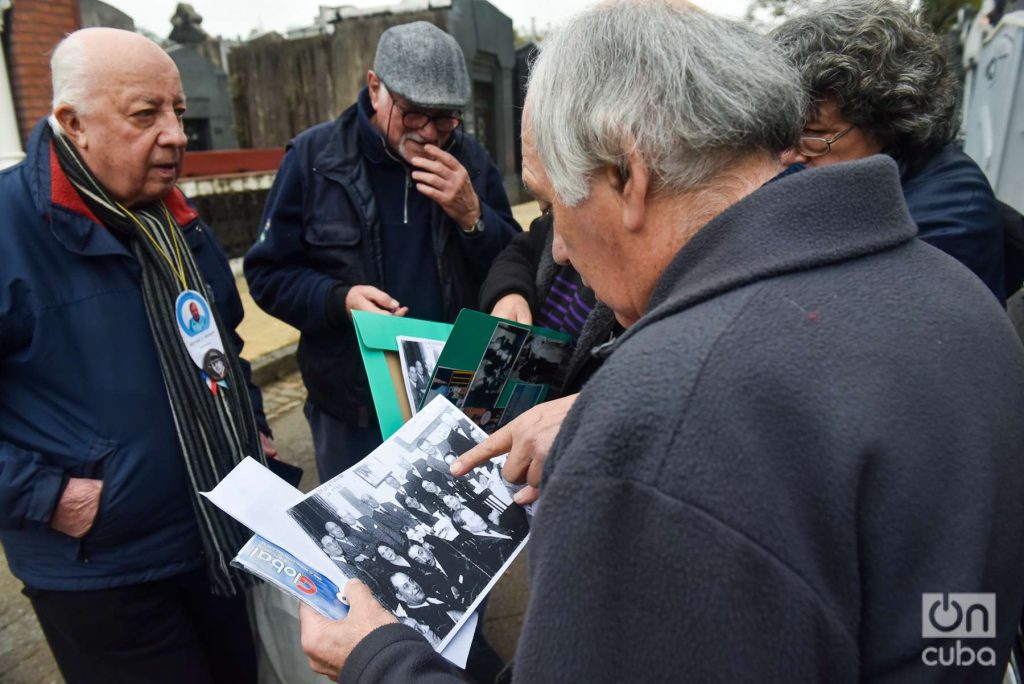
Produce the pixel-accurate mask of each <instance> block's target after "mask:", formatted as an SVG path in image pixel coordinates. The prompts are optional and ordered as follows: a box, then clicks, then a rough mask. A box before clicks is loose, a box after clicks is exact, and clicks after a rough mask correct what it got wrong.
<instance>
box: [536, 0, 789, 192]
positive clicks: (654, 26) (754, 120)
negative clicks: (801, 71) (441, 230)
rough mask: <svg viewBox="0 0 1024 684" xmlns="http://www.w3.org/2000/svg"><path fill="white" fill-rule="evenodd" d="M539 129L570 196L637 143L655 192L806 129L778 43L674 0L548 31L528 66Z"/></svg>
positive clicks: (621, 5) (586, 188) (681, 188)
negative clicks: (547, 36)
mask: <svg viewBox="0 0 1024 684" xmlns="http://www.w3.org/2000/svg"><path fill="white" fill-rule="evenodd" d="M528 101H529V103H530V105H529V106H530V116H529V118H528V120H527V126H528V127H529V132H530V133H532V134H533V137H534V142H535V144H536V147H537V151H538V153H539V154H540V157H541V160H542V163H543V165H544V170H545V171H546V172H547V174H548V177H549V178H550V179H551V183H552V186H553V188H554V191H555V194H556V195H557V196H558V198H559V199H560V201H561V202H563V203H564V204H566V205H568V206H574V205H576V204H578V203H579V202H581V201H582V200H584V199H586V197H587V196H588V195H589V194H590V177H591V175H592V174H593V172H594V171H595V170H597V169H599V168H602V167H604V166H608V165H613V166H617V167H619V168H620V169H625V164H626V160H627V159H628V157H629V155H630V154H631V153H632V152H634V151H636V152H637V153H638V154H639V155H640V157H641V158H642V159H643V161H644V163H645V164H646V165H647V166H648V168H649V169H650V170H651V173H652V177H653V179H654V184H655V185H654V188H655V190H668V191H671V192H685V191H688V190H693V189H696V188H699V187H701V186H704V185H706V184H707V183H708V182H709V181H711V180H712V179H714V178H715V177H717V176H718V175H719V174H721V173H723V172H724V171H726V170H727V169H728V168H729V167H730V166H731V165H733V164H735V163H736V162H738V161H740V160H742V159H747V158H749V157H750V156H751V155H753V154H756V153H758V152H762V153H765V155H766V156H767V155H775V154H777V153H779V152H781V151H782V150H784V149H785V148H787V147H790V146H791V145H792V144H793V143H794V142H795V141H796V139H797V137H798V136H799V134H800V129H801V122H802V120H803V115H804V110H805V109H806V101H805V98H804V96H803V94H802V92H801V89H800V84H799V75H798V74H797V72H796V71H795V70H794V69H793V67H792V66H790V65H789V64H787V62H786V60H785V59H784V58H783V57H782V56H781V55H780V54H779V53H778V52H777V49H776V48H775V47H774V46H773V45H772V43H771V41H769V40H768V39H766V38H764V37H762V36H760V35H758V34H756V33H755V32H754V31H752V30H750V29H748V28H746V27H744V26H741V25H740V24H737V23H735V22H732V21H729V20H727V19H722V18H719V17H715V16H712V15H709V14H707V13H705V12H703V11H700V10H698V9H696V8H694V7H692V6H688V5H687V4H685V3H679V2H671V1H670V0H660V1H659V0H629V1H626V2H617V3H609V4H605V5H600V6H598V7H596V8H593V9H591V10H588V11H586V12H584V13H583V14H580V15H577V16H576V17H574V18H573V19H571V20H570V21H569V22H568V23H567V24H566V25H565V26H564V27H563V28H562V29H561V30H559V31H557V32H556V33H554V34H553V35H551V36H550V37H549V38H547V39H546V40H545V41H544V43H543V45H542V46H541V52H540V56H539V57H538V59H537V61H536V63H535V64H534V67H533V71H532V73H531V75H530V84H529V94H528Z"/></svg>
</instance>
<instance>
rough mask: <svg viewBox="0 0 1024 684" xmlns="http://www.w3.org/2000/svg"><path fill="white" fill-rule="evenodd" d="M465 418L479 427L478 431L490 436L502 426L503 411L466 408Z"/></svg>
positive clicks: (498, 409)
mask: <svg viewBox="0 0 1024 684" xmlns="http://www.w3.org/2000/svg"><path fill="white" fill-rule="evenodd" d="M465 413H466V416H467V417H468V418H469V419H470V420H472V421H473V422H474V423H476V424H477V425H478V426H480V429H481V430H483V431H484V432H486V433H487V434H491V433H492V432H494V431H495V430H497V429H498V428H499V427H501V425H502V421H501V418H502V416H503V415H504V414H505V409H500V408H467V409H466V410H465Z"/></svg>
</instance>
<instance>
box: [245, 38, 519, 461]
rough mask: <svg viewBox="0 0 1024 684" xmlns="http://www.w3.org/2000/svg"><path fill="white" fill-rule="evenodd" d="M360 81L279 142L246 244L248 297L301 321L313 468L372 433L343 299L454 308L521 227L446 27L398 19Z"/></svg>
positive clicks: (395, 308) (345, 457)
mask: <svg viewBox="0 0 1024 684" xmlns="http://www.w3.org/2000/svg"><path fill="white" fill-rule="evenodd" d="M366 81H367V85H366V87H365V88H363V90H362V91H361V92H360V93H359V97H358V100H357V102H356V103H355V104H354V105H352V106H351V107H349V108H348V109H346V110H345V111H344V112H343V113H342V114H341V116H340V117H338V119H337V120H336V121H332V122H327V123H323V124H320V125H318V126H314V127H313V128H310V129H309V130H307V131H304V132H303V133H300V134H299V135H298V136H296V137H295V139H294V140H292V141H291V142H290V143H289V144H288V151H287V153H286V154H285V158H284V160H283V161H282V162H281V167H280V169H279V170H278V173H277V177H276V179H275V181H274V186H273V188H272V189H271V191H270V195H269V197H268V198H267V205H266V208H265V209H264V214H263V226H262V232H261V234H260V238H259V241H258V242H257V243H256V244H255V245H254V246H253V247H252V249H251V250H250V251H249V253H248V255H247V256H246V258H245V275H246V278H247V279H248V281H249V289H250V291H251V293H252V296H253V299H254V300H255V301H256V303H257V304H259V305H260V307H262V308H263V309H265V310H266V311H267V312H268V313H270V314H271V315H273V316H275V317H277V318H280V319H282V320H284V321H285V322H287V323H289V324H291V325H293V326H294V327H296V328H298V329H299V330H300V331H301V338H300V340H299V350H298V361H299V368H300V370H301V371H302V379H303V382H305V384H306V388H307V389H308V391H309V400H308V402H307V403H306V417H307V419H308V420H309V424H310V428H311V430H312V432H313V446H314V450H315V452H316V461H317V470H318V472H319V475H320V479H321V481H326V480H328V479H330V478H331V477H334V476H335V475H337V474H338V473H340V472H341V471H343V470H345V469H346V468H348V467H350V466H352V465H354V464H355V463H356V462H357V461H359V460H360V459H361V458H363V457H364V456H366V455H367V454H368V453H370V452H371V451H373V449H374V448H376V447H377V446H378V445H380V443H381V432H380V427H379V426H378V424H377V417H376V412H375V410H374V408H373V402H372V401H371V398H370V390H369V385H368V382H367V378H366V371H365V370H364V369H363V362H362V358H361V356H360V354H359V347H358V344H357V342H356V335H355V329H354V328H353V325H352V311H371V312H374V313H378V314H387V315H397V316H405V315H409V316H411V317H413V318H420V319H426V320H432V321H448V322H453V321H454V320H455V317H456V316H457V315H458V313H459V311H460V309H462V308H463V307H475V306H476V301H477V298H478V291H479V288H480V283H481V282H483V279H484V278H485V277H486V275H487V271H488V269H489V268H490V265H491V261H492V260H493V259H494V257H495V256H496V255H497V254H498V253H499V252H500V251H501V250H502V249H503V248H504V246H505V245H506V244H507V243H508V242H509V240H511V239H512V235H514V234H515V233H517V232H519V226H518V225H517V224H516V222H515V220H514V219H513V218H512V210H511V208H510V207H509V202H508V197H507V196H506V194H505V190H504V187H503V186H502V181H501V175H500V174H499V172H498V169H497V168H496V167H495V166H494V163H493V162H492V161H491V159H490V157H489V156H488V154H487V152H486V150H484V148H483V147H482V146H481V145H480V144H479V143H478V142H477V141H476V140H474V139H473V138H472V137H471V136H469V135H467V134H466V133H465V132H464V131H463V129H462V125H461V122H462V110H463V109H464V108H466V107H467V106H468V105H469V98H470V83H469V75H468V72H467V70H466V61H465V58H464V57H463V54H462V49H461V48H460V47H459V45H458V43H456V42H455V39H454V38H452V37H451V36H450V35H448V34H447V33H445V32H444V31H442V30H441V29H439V28H437V27H436V26H434V25H433V24H429V23H427V22H422V21H419V22H413V23H410V24H401V25H398V26H393V27H391V28H389V29H388V30H387V31H385V32H384V33H383V34H382V35H381V37H380V41H379V43H378V45H377V53H376V57H375V59H374V63H373V68H372V69H370V70H369V71H368V72H367V74H366Z"/></svg>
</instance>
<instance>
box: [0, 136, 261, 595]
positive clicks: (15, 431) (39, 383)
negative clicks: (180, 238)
mask: <svg viewBox="0 0 1024 684" xmlns="http://www.w3.org/2000/svg"><path fill="white" fill-rule="evenodd" d="M49 140H50V133H49V130H48V129H46V123H45V121H44V122H41V123H40V125H38V126H36V129H35V131H34V132H33V134H32V138H31V140H30V141H29V145H28V155H27V157H26V159H25V161H24V162H22V163H21V164H19V165H18V166H15V167H13V168H11V169H8V170H6V171H4V172H3V173H0V206H2V207H3V216H2V218H0V255H3V256H2V257H0V540H2V541H3V545H4V550H5V551H6V553H7V561H8V563H9V564H10V567H11V571H12V572H13V573H14V574H15V575H16V576H17V577H18V578H20V579H21V580H22V581H23V582H25V583H26V584H28V585H30V586H33V587H36V588H41V589H58V590H85V589H102V588H108V587H114V586H121V585H127V584H133V583H137V582H145V581H150V580H155V579H160V578H163V577H169V576H172V575H175V574H178V573H182V572H185V571H188V570H191V569H194V568H198V567H200V566H201V565H202V558H201V553H202V550H201V549H202V547H201V543H200V538H199V530H198V528H197V526H196V520H195V515H194V513H193V511H192V503H191V501H190V495H189V489H188V488H189V486H190V485H189V483H188V479H187V475H186V473H185V465H184V461H183V458H182V455H181V452H180V449H179V447H178V438H177V435H176V433H175V428H174V421H173V418H172V416H171V408H170V404H169V403H168V401H167V392H166V390H165V389H164V381H163V378H162V376H161V372H160V363H159V361H158V359H157V353H156V348H155V346H154V344H153V337H152V333H151V332H150V327H149V322H148V318H147V316H146V308H145V305H144V303H143V300H142V290H141V288H140V278H141V271H140V269H139V265H138V262H136V260H135V258H134V257H133V256H132V255H131V254H130V253H129V251H128V250H127V249H126V248H125V247H124V246H123V245H122V244H121V243H120V242H119V241H118V240H117V239H115V238H114V236H113V235H112V234H111V233H110V232H109V231H107V230H106V229H105V228H104V227H102V226H101V225H99V224H98V223H97V222H96V221H95V220H93V219H92V218H90V216H91V214H90V212H89V210H88V209H87V208H86V207H85V205H84V204H83V203H82V201H81V199H80V198H79V197H78V194H77V193H76V192H75V190H74V189H73V188H72V187H71V185H70V184H69V183H68V181H67V179H66V178H65V177H64V174H63V172H61V171H60V167H59V165H58V164H57V162H56V160H55V158H54V157H53V156H52V152H51V150H50V144H49ZM51 174H52V181H51ZM166 201H167V204H168V207H169V208H170V209H171V211H172V213H173V214H174V215H175V218H176V219H177V220H178V221H179V223H180V224H181V225H182V227H183V228H182V230H183V233H184V235H185V239H186V242H187V243H188V246H189V248H190V249H191V251H192V254H193V255H194V257H195V260H196V263H197V264H198V266H199V270H200V271H201V272H202V273H203V275H204V276H205V277H206V278H207V282H208V284H209V287H210V288H211V289H212V292H213V295H214V301H215V303H216V306H217V308H218V309H219V310H220V313H221V316H222V318H223V320H224V323H225V325H226V326H227V328H228V329H229V330H232V331H233V330H234V328H235V326H237V325H238V323H239V322H240V321H241V319H242V306H241V301H240V300H239V297H238V292H237V290H236V289H235V283H234V278H233V277H232V275H231V269H230V268H229V266H228V263H227V259H226V258H225V257H224V253H223V252H222V251H221V249H220V247H219V246H218V245H217V241H216V239H215V238H214V235H213V233H212V231H210V229H209V228H207V227H206V226H205V225H203V223H202V222H201V221H200V220H199V218H198V216H197V214H196V213H195V211H194V209H193V208H192V207H191V206H190V205H189V204H188V203H187V201H186V200H185V198H184V196H183V195H182V194H181V193H180V192H178V191H175V192H174V193H173V194H172V195H171V196H169V197H168V198H167V200H166ZM232 340H233V342H234V344H235V347H236V349H241V339H240V338H238V336H237V335H235V334H234V333H233V332H232ZM243 367H244V368H245V371H246V374H248V365H247V364H245V363H244V362H243ZM250 387H251V386H250ZM251 395H252V399H253V405H254V408H255V409H256V411H257V422H258V423H259V424H261V429H263V430H265V429H266V421H265V420H264V419H263V417H262V402H261V401H260V395H259V390H257V389H255V388H254V387H251ZM68 477H88V478H99V479H102V480H103V491H102V493H101V497H100V506H99V513H98V515H97V519H96V521H95V524H94V526H93V528H92V529H91V530H90V531H89V532H88V533H87V534H86V536H85V537H84V538H83V539H81V540H78V539H73V538H71V537H69V536H66V535H64V534H61V533H60V532H56V531H54V530H53V529H51V528H50V527H49V524H50V517H51V514H52V512H53V509H54V507H55V506H56V504H57V500H58V497H59V494H60V492H61V489H62V485H63V482H64V481H65V479H66V478H68Z"/></svg>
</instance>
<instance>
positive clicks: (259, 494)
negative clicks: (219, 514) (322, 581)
mask: <svg viewBox="0 0 1024 684" xmlns="http://www.w3.org/2000/svg"><path fill="white" fill-rule="evenodd" d="M201 494H202V495H203V496H205V497H206V498H207V499H209V500H210V501H211V502H212V503H213V504H214V505H215V506H217V508H219V509H221V510H222V511H224V512H225V513H227V514H228V515H230V516H231V517H232V518H234V519H235V520H237V521H238V522H240V523H242V524H243V525H245V526H246V527H248V528H249V529H250V530H252V531H253V532H254V533H256V534H258V535H260V536H261V537H263V538H264V539H266V540H267V541H270V542H272V543H274V544H277V545H278V546H280V547H281V548H283V549H287V550H288V551H290V552H291V553H292V554H293V555H294V556H295V557H297V558H301V559H302V560H303V561H305V562H306V563H307V564H308V565H310V566H311V567H313V568H314V569H315V570H316V571H317V572H320V573H321V574H323V575H324V576H325V577H327V578H329V579H330V580H331V581H332V582H334V583H335V584H337V585H338V586H339V587H344V586H345V583H346V582H347V581H348V578H347V577H346V576H345V575H344V573H342V572H341V571H340V570H339V569H338V567H337V566H336V565H335V564H334V563H332V562H331V560H330V559H329V558H328V557H327V556H326V555H325V554H324V552H323V550H322V549H321V548H320V547H319V546H317V544H316V543H314V542H313V540H312V539H310V538H309V537H308V536H307V535H306V533H305V532H304V531H303V530H302V528H301V527H299V525H298V523H296V522H295V521H294V520H292V519H291V517H290V516H289V515H288V514H287V513H286V512H285V511H286V510H287V509H288V508H290V507H291V506H294V505H295V504H296V503H298V502H299V501H301V500H302V499H303V498H304V497H305V494H303V493H302V492H300V491H299V490H298V489H296V488H294V487H292V486H291V485H289V484H288V483H287V482H285V481H284V480H282V479H281V478H279V477H278V476H277V475H274V473H272V472H270V470H268V469H267V468H264V467H263V466H262V465H260V464H259V463H258V462H257V461H255V460H253V459H251V458H246V459H245V460H243V461H242V462H241V463H239V464H238V465H237V466H235V469H234V470H232V471H231V472H230V473H228V475H227V477H225V478H224V479H223V480H221V481H220V484H218V485H217V486H216V487H214V489H213V490H212V491H210V492H201ZM478 619H479V618H478V616H477V615H476V614H475V613H474V614H473V615H471V616H470V618H469V619H468V620H467V621H466V622H465V624H463V625H462V627H461V628H460V629H459V631H458V632H457V633H456V635H455V636H454V637H453V638H452V639H451V641H450V642H449V643H448V645H447V646H446V647H445V648H444V650H442V651H441V655H442V656H444V658H445V659H446V660H448V661H449V662H451V663H452V664H454V665H456V666H457V667H463V668H464V667H465V666H466V658H468V657H469V647H470V644H471V643H472V641H473V632H474V630H475V629H476V623H477V620H478Z"/></svg>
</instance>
